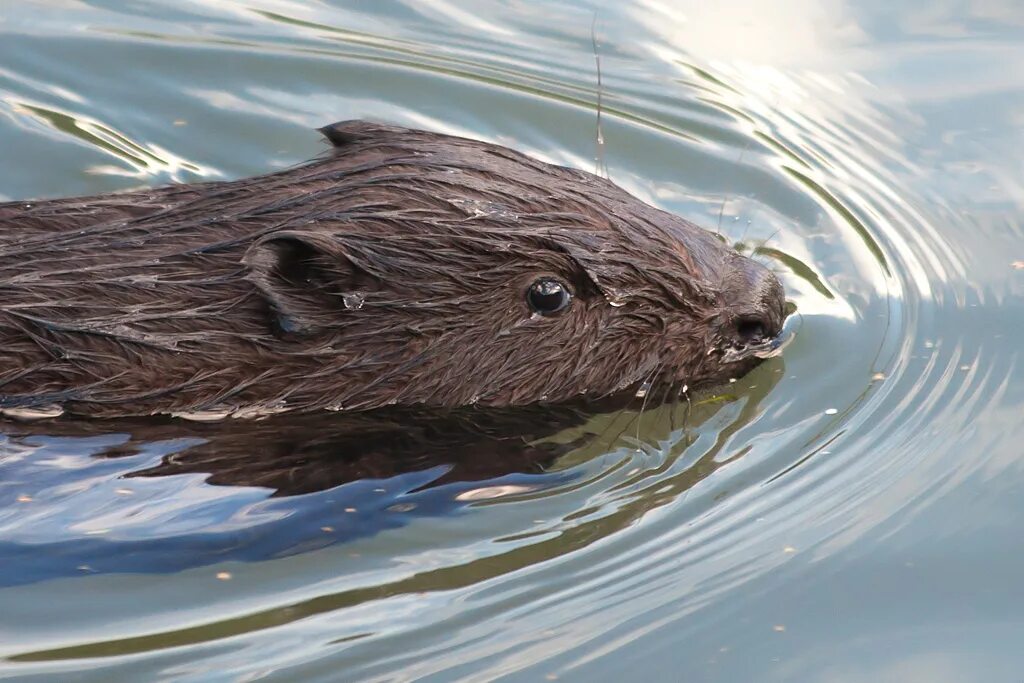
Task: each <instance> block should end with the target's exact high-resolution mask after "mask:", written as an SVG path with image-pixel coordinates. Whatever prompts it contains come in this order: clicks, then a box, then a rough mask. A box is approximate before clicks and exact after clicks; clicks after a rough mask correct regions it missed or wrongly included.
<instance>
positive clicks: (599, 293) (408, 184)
mask: <svg viewBox="0 0 1024 683" xmlns="http://www.w3.org/2000/svg"><path fill="white" fill-rule="evenodd" d="M320 131H321V132H322V133H323V135H324V136H325V137H326V138H327V140H328V141H329V142H330V143H331V145H332V148H331V150H330V151H329V152H328V153H327V154H326V155H324V156H322V157H321V158H318V159H315V160H313V161H311V162H308V163H306V164H304V165H300V166H297V167H294V168H290V169H288V170H284V171H280V172H276V173H271V174H268V175H263V176H258V177H253V178H245V179H242V180H234V181H226V182H207V183H196V184H184V185H173V186H168V187H160V188H155V189H145V190H139V191H131V192H125V193H115V194H107V195H100V196H93V197H76V198H70V199H51V200H42V201H18V202H8V203H2V204H0V411H2V412H3V414H5V415H7V416H14V417H40V416H56V415H61V414H64V415H72V416H90V417H124V416H140V415H154V414H170V415H178V416H184V417H191V418H195V419H218V418H222V417H227V416H234V417H262V416H266V415H268V414H271V413H278V412H285V411H294V412H300V413H309V412H314V411H322V410H334V411H366V410H370V409H375V408H381V407H385V406H395V405H398V406H429V407H437V408H451V407H459V406H470V405H478V406H491V407H507V406H522V405H530V404H553V403H558V402H563V401H569V400H574V399H579V398H581V397H583V398H588V397H593V398H595V399H596V398H600V397H607V396H613V395H617V394H623V393H636V392H641V393H643V392H648V393H650V392H652V391H657V392H659V393H660V394H664V395H666V396H667V395H673V394H674V395H679V393H680V392H685V391H687V390H688V389H694V388H697V387H700V386H705V385H708V384H712V383H716V382H721V381H723V380H725V379H726V378H730V377H737V376H739V375H742V374H744V373H745V372H747V371H748V370H749V369H751V368H752V367H753V366H754V365H756V364H757V363H758V362H759V361H760V359H761V358H763V357H765V356H766V355H769V354H770V353H771V352H772V351H773V350H774V349H775V348H776V347H777V345H778V339H779V336H780V334H781V331H782V327H783V322H784V318H785V297H784V292H783V289H782V286H781V284H780V283H779V280H778V279H777V278H776V277H775V275H774V274H773V273H771V272H770V271H769V270H768V269H766V268H765V267H764V266H762V265H761V264H758V263H756V262H755V261H753V260H751V259H748V258H746V257H744V256H742V255H740V254H739V253H737V252H736V251H735V250H733V249H732V248H731V247H730V246H729V245H728V244H726V243H725V242H724V241H723V240H722V239H721V238H719V237H718V236H717V235H715V234H713V233H711V232H708V231H705V230H703V229H701V228H699V227H697V226H696V225H694V224H693V223H691V222H689V221H686V220H684V219H682V218H679V217H677V216H674V215H672V214H669V213H667V212H664V211H661V210H658V209H655V208H653V207H651V206H649V205H647V204H645V203H644V202H642V201H640V200H639V199H637V198H636V197H634V196H632V195H630V194H629V193H627V192H626V191H625V190H623V189H621V188H620V187H618V186H617V185H615V184H614V183H612V182H610V181H609V180H606V179H603V178H600V177H598V176H595V175H593V174H591V173H587V172H584V171H580V170H575V169H572V168H566V167H563V166H556V165H552V164H547V163H543V162H540V161H538V160H535V159H533V158H531V157H529V156H526V155H524V154H521V153H519V152H516V151H513V150H511V149H508V148H505V147H502V146H498V145H494V144H489V143H485V142H480V141H475V140H470V139H465V138H459V137H453V136H448V135H441V134H438V133H433V132H428V131H422V130H414V129H408V128H401V127H396V126H388V125H382V124H377V123H370V122H365V121H345V122H340V123H336V124H333V125H330V126H326V127H325V128H322V129H320Z"/></svg>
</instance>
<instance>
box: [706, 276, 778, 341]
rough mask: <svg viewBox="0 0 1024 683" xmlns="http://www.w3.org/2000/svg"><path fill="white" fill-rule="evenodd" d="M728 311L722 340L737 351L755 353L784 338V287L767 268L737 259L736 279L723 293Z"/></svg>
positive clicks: (733, 277)
mask: <svg viewBox="0 0 1024 683" xmlns="http://www.w3.org/2000/svg"><path fill="white" fill-rule="evenodd" d="M724 299H725V300H724V302H723V304H724V307H725V310H726V311H728V313H729V314H728V316H727V320H726V321H724V323H725V324H724V327H725V329H723V330H722V337H723V340H724V341H725V343H726V345H727V346H729V347H731V348H733V349H736V350H756V349H760V348H763V347H765V346H766V345H770V344H771V342H772V341H773V340H775V339H776V338H778V337H779V335H781V334H782V327H783V324H784V323H785V320H786V296H785V292H784V291H783V289H782V283H781V282H779V279H778V278H777V277H776V276H775V274H774V273H773V272H771V271H770V270H769V269H768V268H766V267H764V266H763V265H761V264H760V263H757V262H756V261H752V260H750V259H747V258H742V257H740V258H737V259H736V260H735V262H734V270H733V276H732V277H731V278H730V281H729V282H728V284H727V286H726V287H725V289H724Z"/></svg>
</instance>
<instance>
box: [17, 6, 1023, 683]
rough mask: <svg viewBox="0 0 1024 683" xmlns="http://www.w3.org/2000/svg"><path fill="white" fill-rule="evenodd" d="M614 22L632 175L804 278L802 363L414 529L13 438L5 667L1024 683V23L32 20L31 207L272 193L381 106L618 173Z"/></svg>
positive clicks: (933, 12) (41, 10) (157, 448)
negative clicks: (245, 183) (239, 183)
mask: <svg viewBox="0 0 1024 683" xmlns="http://www.w3.org/2000/svg"><path fill="white" fill-rule="evenodd" d="M595 10H596V11H597V24H596V26H597V30H596V33H597V36H598V38H599V44H600V45H599V52H600V55H601V66H602V72H603V73H602V76H603V84H604V92H603V104H604V111H603V115H602V121H603V133H604V137H605V139H606V141H607V144H606V150H605V162H606V164H607V167H608V171H609V174H610V176H611V177H612V179H614V180H615V181H616V182H617V183H619V184H620V185H622V186H623V187H625V188H626V189H628V190H630V191H631V192H633V193H635V194H637V195H638V196H640V197H642V198H644V199H645V200H647V201H649V202H651V203H653V204H655V205H657V206H659V207H662V208H665V209H667V210H670V211H673V212H675V213H678V214H680V215H683V216H686V217H688V218H691V219H693V220H695V221H697V222H699V223H701V224H703V225H705V226H707V227H709V228H711V229H719V230H720V231H721V232H722V233H723V234H724V235H725V236H726V237H727V238H728V239H730V240H731V241H733V242H735V243H738V244H739V245H740V247H741V248H743V249H745V250H747V251H756V252H757V255H758V258H760V259H762V260H764V261H765V262H767V263H770V264H771V265H772V267H773V268H775V269H776V270H777V271H779V273H780V276H781V277H782V278H783V280H784V282H785V284H786V287H787V290H788V293H789V298H790V299H791V300H792V301H793V302H794V303H795V304H796V306H797V309H798V310H799V312H800V317H799V333H798V336H797V338H796V340H795V342H794V343H793V344H792V345H791V346H790V347H788V348H787V349H786V353H785V355H784V357H783V358H781V359H774V360H772V361H771V362H769V363H767V364H766V365H765V366H763V367H762V368H759V369H758V370H757V371H755V372H754V373H753V374H752V375H750V376H748V377H746V378H743V379H742V380H741V381H739V382H737V383H736V384H735V385H733V386H731V387H729V388H728V392H727V393H726V394H724V395H723V400H720V401H716V402H710V403H705V404H703V405H702V408H701V411H698V414H695V413H684V415H685V416H686V419H685V420H682V421H680V420H675V419H660V418H662V417H666V416H665V415H664V412H665V411H661V413H655V414H654V415H652V416H650V418H649V419H646V420H644V421H641V423H640V425H641V429H638V430H637V431H636V432H635V433H634V432H633V430H632V429H630V430H628V433H626V435H625V436H623V438H622V439H620V440H619V441H618V442H616V443H614V444H610V445H608V446H607V448H605V449H604V451H602V452H600V453H587V454H582V455H579V456H577V457H569V458H566V459H564V460H563V461H561V462H560V463H559V464H558V465H557V467H556V468H555V469H554V470H553V471H552V472H550V473H548V474H542V475H536V476H534V477H530V476H525V475H524V476H522V477H519V478H516V477H513V478H512V479H510V480H502V481H500V482H490V485H484V484H479V483H478V487H477V489H476V492H477V493H478V494H480V495H465V494H467V493H473V491H471V490H469V489H472V487H466V486H464V487H461V488H458V487H456V488H444V487H441V488H439V489H435V490H434V491H433V493H431V494H429V495H425V494H422V493H421V494H419V495H420V497H419V498H417V499H415V501H414V502H413V503H410V499H409V498H408V495H410V492H412V491H413V490H414V489H415V488H416V485H417V484H416V482H411V481H410V482H407V483H406V484H401V483H399V484H395V482H389V483H388V486H387V487H382V486H380V485H379V484H380V483H379V482H377V483H374V482H367V483H363V484H356V485H355V486H356V488H355V489H353V488H351V487H349V488H345V487H341V488H340V489H338V490H333V491H325V492H320V493H316V494H309V495H307V496H298V497H295V498H287V499H280V498H276V499H271V498H268V492H267V491H266V490H264V489H257V488H238V487H234V488H232V487H215V486H210V485H209V484H207V483H205V482H204V477H203V476H200V475H181V476H175V477H166V478H160V479H146V480H141V479H131V480H126V479H121V478H119V476H118V475H120V474H123V473H125V472H127V471H129V470H130V469H132V468H135V467H140V466H146V465H149V464H152V463H153V462H156V461H159V459H160V457H161V456H162V455H163V454H164V453H165V452H166V451H167V449H168V448H172V447H173V445H170V446H169V445H168V444H167V443H154V444H151V446H150V447H149V448H148V449H145V450H144V452H142V453H141V454H139V455H137V456H133V458H131V459H130V460H131V462H126V461H116V460H115V461H111V460H98V459H96V458H93V457H91V454H92V453H93V452H94V451H95V449H96V448H97V447H98V444H99V442H100V441H102V440H103V438H104V437H91V438H89V439H84V438H83V439H71V438H57V437H54V438H39V439H35V440H28V441H18V440H14V439H7V438H4V437H0V579H2V580H0V678H3V679H17V680H59V681H113V680H146V681H151V680H161V681H163V680H167V681H171V680H173V681H222V680H223V681H254V680H267V681H294V680H324V681H337V680H346V681H348V680H352V681H363V680H367V681H376V680H379V681H383V680H423V681H455V680H459V681H485V680H486V681H490V680H507V681H537V680H565V681H569V680H571V681H593V680H645V679H647V680H688V681H823V682H825V681H827V682H838V681H862V680H871V681H876V682H877V681H918V680H921V681H932V682H935V681H937V682H944V681H1019V680H1021V679H1022V677H1024V674H1022V673H1021V672H1022V671H1024V651H1022V649H1021V642H1022V641H1024V623H1022V622H1024V590H1022V588H1021V585H1022V577H1024V546H1022V541H1021V539H1022V534H1021V522H1020V520H1021V519H1022V518H1024V495H1022V493H1024V471H1022V467H1021V460H1022V457H1021V456H1022V455H1024V452H1022V451H1024V449H1022V447H1021V445H1020V444H1021V443H1022V440H1024V426H1022V419H1021V418H1022V408H1024V391H1022V389H1021V381H1022V380H1024V373H1022V370H1021V368H1020V367H1019V358H1018V355H1019V353H1018V352H1019V349H1020V345H1021V341H1020V340H1021V337H1022V334H1024V311H1022V294H1024V230H1022V227H1021V225H1022V221H1021V218H1022V215H1024V210H1022V208H1024V207H1022V203H1024V173H1022V171H1024V161H1022V160H1024V133H1022V124H1024V7H1021V6H1020V5H1019V3H1015V2H1012V1H1009V0H963V1H960V2H906V3H899V4H898V5H894V4H891V3H883V2H874V1H871V2H864V3H852V2H843V1H840V0H824V1H814V2H811V1H810V0H787V1H785V2H780V3H759V2H753V1H752V0H747V1H737V2H726V3H698V2H668V1H659V0H632V1H628V2H619V3H604V2H559V1H557V0H545V1H542V2H520V1H516V0H505V1H504V2H497V1H491V0H482V1H474V2H472V3H470V2H455V1H446V0H418V1H413V0H409V1H408V2H400V1H397V0H392V1H385V2H375V3H356V2H351V3H343V2H327V1H312V0H304V1H299V0H237V1H236V0H194V1H183V2H175V3H171V2H156V1H148V0H136V1H133V2H121V1H120V0H118V1H115V0H30V1H28V2H26V1H24V0H19V1H17V2H14V1H13V0H0V196H2V197H3V198H7V199H23V198H31V197H47V196H67V195H75V194H89V193H98V192H105V191H112V190H118V189H124V188H132V187H139V186H143V185H153V184H162V183H167V182H174V181H181V182H193V181H201V180H206V179H216V178H232V177H239V176H243V175H251V174H256V173H262V172H266V171H267V170H272V169H274V168H281V167H285V166H288V165H290V164H293V163H296V162H299V161H301V160H303V159H306V158H308V157H310V156H312V155H314V154H317V153H319V152H321V151H322V150H323V149H324V146H323V143H322V142H321V141H320V140H319V139H318V137H317V136H316V134H315V133H313V132H312V129H313V128H314V127H316V126H319V125H323V124H326V123H329V122H332V121H335V120H341V119H348V118H372V119H378V120H383V121H388V122H393V123H398V124H403V125H410V126H416V127H423V128H430V129H433V130H437V131H440V132H446V133H454V134H460V135H467V136H470V137H475V138H482V139H487V140H491V141H495V142H499V143H502V144H506V145H509V146H511V147H514V148H516V149H519V150H522V151H524V152H528V153H530V154H533V155H535V156H537V157H540V158H543V159H545V160H548V161H553V162H557V163H564V164H569V165H573V166H577V167H581V168H586V169H593V168H594V165H595V161H594V156H595V118H596V116H595V114H596V111H595V102H596V88H595V85H596V77H595V70H594V56H593V48H592V32H591V25H592V20H593V17H594V12H595ZM669 417H672V416H669ZM676 417H678V416H676ZM636 437H639V438H636ZM106 438H111V439H114V438H117V437H116V436H110V437H106ZM410 476H412V475H410ZM412 478H415V477H414V476H413V477H412ZM392 484H395V485H392ZM360 487H361V488H360ZM378 488H386V490H387V493H386V496H385V497H386V500H385V501H384V502H377V503H373V502H371V501H373V500H374V498H373V495H372V494H373V493H376V492H377V489H378ZM353 501H356V502H357V503H358V504H353ZM410 505H412V507H411V508H410ZM346 509H356V510H359V511H360V516H359V519H358V521H351V522H344V521H343V520H344V519H345V515H347V514H351V513H347V512H345V510H346ZM396 516H397V517H396ZM345 523H349V524H350V529H351V533H348V534H346V535H344V537H343V538H341V539H339V540H337V541H336V542H331V543H321V544H316V543H310V544H308V545H301V543H305V542H306V541H309V540H311V539H315V538H317V536H318V534H319V533H321V531H322V529H323V528H331V529H334V528H335V527H336V526H337V527H340V526H341V525H342V524H345ZM324 533H327V532H324ZM197 539H199V540H197ZM245 539H249V541H252V539H256V541H258V542H256V541H253V542H251V543H249V542H248V541H245V542H243V541H244V540H245ZM200 541H201V542H200ZM300 542H301V543H300ZM140 543H141V544H147V543H148V544H157V545H156V546H152V547H155V548H156V551H157V554H156V556H155V557H156V558H157V559H156V560H154V561H152V562H150V561H148V560H146V558H145V557H143V558H142V559H141V560H140V555H139V554H138V553H139V552H141V551H140V550H139V548H140V547H141V546H139V545H138V544H140ZM203 543H209V544H212V547H213V548H214V549H219V550H223V551H224V559H223V560H222V561H219V560H217V559H216V557H211V556H210V555H208V554H204V552H205V551H204V548H207V549H208V548H209V547H211V546H204V545H203ZM247 543H248V545H247ZM260 543H265V544H269V545H268V546H266V547H264V546H261V545H260ZM290 543H300V545H301V547H300V548H299V549H300V550H303V551H302V552H282V550H286V549H289V547H290V546H289V544H290ZM145 547H146V548H150V547H151V546H145ZM83 548H85V549H86V550H82V549H83ZM253 548H255V550H253ZM239 549H241V550H239ZM246 549H248V550H246ZM250 550H251V551H252V552H249V551H250ZM292 550H294V549H292ZM83 553H84V555H83ZM83 557H86V558H87V560H88V561H86V560H83V559H82V558H83ZM171 558H176V562H171V561H170V559H171ZM101 561H105V562H106V563H107V564H108V565H110V567H109V569H110V570H109V571H93V569H94V568H93V567H92V566H91V564H96V563H98V562H101ZM118 569H120V570H121V571H118Z"/></svg>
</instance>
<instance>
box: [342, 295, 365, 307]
mask: <svg viewBox="0 0 1024 683" xmlns="http://www.w3.org/2000/svg"><path fill="white" fill-rule="evenodd" d="M341 301H342V303H344V304H345V308H347V309H349V310H355V311H358V310H359V309H360V308H362V307H363V304H365V303H366V297H365V296H363V295H362V294H360V293H359V292H352V293H350V294H342V295H341Z"/></svg>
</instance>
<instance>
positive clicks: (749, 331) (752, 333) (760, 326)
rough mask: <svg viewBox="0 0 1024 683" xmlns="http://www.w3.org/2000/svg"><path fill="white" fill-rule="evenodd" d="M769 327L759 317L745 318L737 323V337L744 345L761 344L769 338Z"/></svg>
mask: <svg viewBox="0 0 1024 683" xmlns="http://www.w3.org/2000/svg"><path fill="white" fill-rule="evenodd" d="M767 329H768V326H767V325H766V324H765V322H764V321H763V320H761V319H759V318H743V319H741V320H740V321H739V322H737V323H736V338H737V339H738V340H739V342H740V343H741V344H743V345H754V344H760V343H761V342H763V341H764V340H765V339H767V338H768V333H767Z"/></svg>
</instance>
